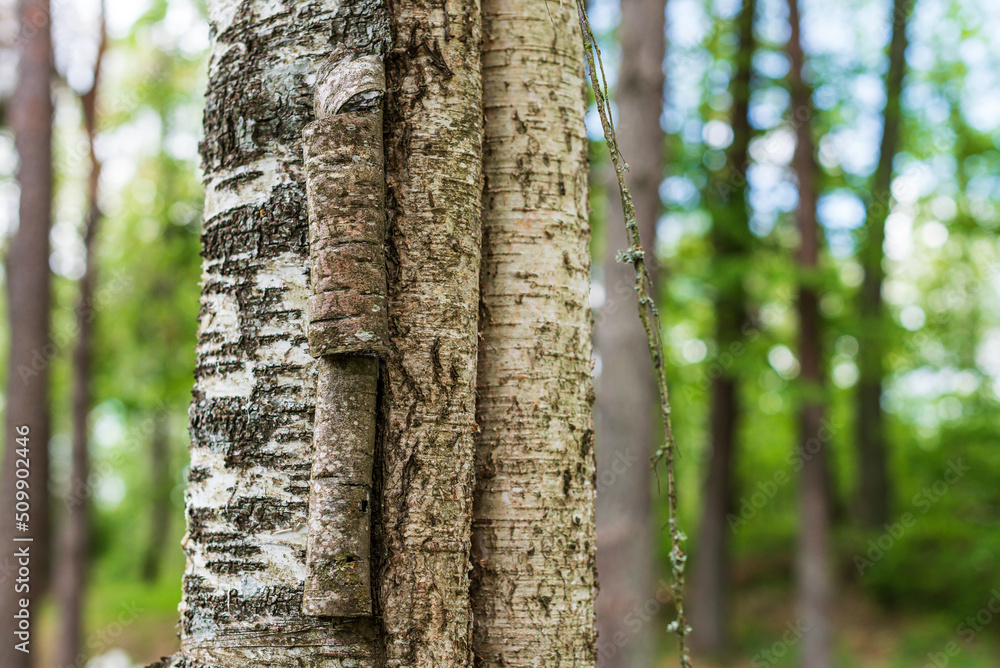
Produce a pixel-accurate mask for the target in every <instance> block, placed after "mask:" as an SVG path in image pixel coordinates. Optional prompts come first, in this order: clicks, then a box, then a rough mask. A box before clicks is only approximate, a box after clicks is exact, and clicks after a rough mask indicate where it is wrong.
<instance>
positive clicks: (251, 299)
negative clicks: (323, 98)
mask: <svg viewBox="0 0 1000 668" xmlns="http://www.w3.org/2000/svg"><path fill="white" fill-rule="evenodd" d="M209 14H210V20H211V30H212V38H213V39H212V52H211V60H210V66H209V84H208V94H207V99H206V107H205V121H204V127H205V139H204V142H203V144H202V156H203V167H204V171H205V186H206V202H205V224H204V230H203V233H202V245H203V250H202V255H203V258H204V264H203V267H204V271H203V288H202V305H201V314H200V318H199V320H200V327H199V340H198V360H197V366H196V370H195V388H194V400H193V403H192V406H191V411H190V421H191V469H190V482H189V488H188V492H187V523H188V530H187V534H186V536H185V539H184V547H185V551H186V553H187V557H188V564H187V569H186V572H185V576H184V592H183V600H182V603H181V654H180V655H179V656H178V657H176V658H175V659H174V662H175V664H176V665H184V666H227V667H242V666H261V665H268V666H281V667H284V666H289V667H290V666H303V665H308V666H311V667H320V668H346V667H347V666H351V667H355V666H373V665H374V664H375V655H376V649H375V645H376V643H375V638H376V632H375V626H374V623H373V622H372V621H371V618H365V617H363V618H359V619H357V620H347V619H344V620H331V619H329V618H317V617H310V616H306V615H304V614H303V613H302V604H303V584H304V581H305V576H306V549H307V524H308V522H307V507H308V495H309V481H310V472H311V468H312V435H313V413H314V403H315V394H316V393H315V389H316V383H317V373H316V372H317V362H316V360H315V359H314V358H313V357H312V356H310V354H309V343H308V340H307V336H306V326H307V317H306V312H307V303H308V299H309V295H310V284H309V245H308V212H307V206H306V186H305V175H304V171H303V142H302V132H303V129H304V128H305V126H306V124H307V123H309V122H311V121H312V120H313V116H314V114H313V92H314V84H315V82H316V79H317V71H318V70H319V69H320V67H321V65H322V64H323V63H324V61H325V60H326V59H327V58H328V56H329V55H330V53H331V52H332V51H333V49H334V47H335V46H336V45H341V44H342V45H346V46H348V47H352V48H354V49H357V50H360V51H362V52H366V53H380V52H381V51H382V49H383V48H384V44H385V43H386V40H387V37H388V32H387V26H388V22H387V17H386V15H385V10H384V7H383V6H382V5H381V4H380V3H379V2H377V1H357V0H355V1H346V2H341V3H329V2H314V1H309V0H306V1H301V0H295V1H294V2H293V1H292V0H245V1H242V2H235V1H231V0H212V2H210V3H209Z"/></svg>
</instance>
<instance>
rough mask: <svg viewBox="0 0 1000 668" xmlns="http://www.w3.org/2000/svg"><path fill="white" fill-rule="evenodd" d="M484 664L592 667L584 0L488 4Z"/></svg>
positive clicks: (480, 650)
mask: <svg viewBox="0 0 1000 668" xmlns="http://www.w3.org/2000/svg"><path fill="white" fill-rule="evenodd" d="M483 31H484V42H483V85H484V90H483V104H484V110H485V115H486V128H485V139H484V172H485V175H486V188H485V191H484V204H485V209H484V214H483V225H484V233H483V239H484V241H483V268H482V276H481V284H480V289H481V293H482V321H481V328H480V332H481V345H480V355H479V374H478V383H477V392H478V405H477V421H478V423H479V429H480V432H479V436H478V439H477V443H476V504H475V508H474V519H473V588H472V605H473V609H474V612H475V631H474V652H475V656H476V665H477V666H546V667H547V668H559V667H563V668H565V667H568V666H593V665H594V662H595V659H596V653H595V639H596V631H595V627H594V596H595V593H596V586H597V580H596V573H595V567H594V550H595V541H594V432H593V429H592V420H591V408H592V401H593V389H592V382H591V344H590V338H591V336H590V334H591V332H590V325H591V318H590V311H589V307H588V304H587V301H586V299H583V298H581V297H582V295H585V294H586V293H587V291H588V289H589V282H590V256H589V252H588V239H589V227H588V223H587V164H586V147H587V143H586V135H585V132H584V126H583V120H582V119H583V110H584V97H583V94H584V88H583V70H582V60H581V53H580V37H579V34H578V33H577V28H576V22H575V8H574V7H573V6H572V5H570V4H560V3H557V2H549V3H545V2H542V1H541V0H484V2H483Z"/></svg>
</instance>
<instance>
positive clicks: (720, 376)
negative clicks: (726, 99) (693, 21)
mask: <svg viewBox="0 0 1000 668" xmlns="http://www.w3.org/2000/svg"><path fill="white" fill-rule="evenodd" d="M755 6H756V2H755V1H754V0H744V2H743V7H742V9H741V10H740V13H739V16H738V17H737V18H736V31H737V35H738V38H739V51H737V54H736V59H735V61H736V62H735V72H734V73H733V78H732V80H731V82H730V86H729V88H730V92H731V94H732V98H733V106H732V111H731V114H730V124H731V126H732V129H733V143H732V144H731V145H730V147H729V151H728V155H727V159H726V166H725V168H724V169H722V170H721V171H720V172H718V173H717V174H715V175H714V178H713V179H712V180H711V181H710V183H709V186H708V187H709V192H708V193H707V198H708V201H709V206H710V209H711V210H712V211H713V222H712V244H713V248H714V252H715V256H714V258H713V270H712V273H713V280H714V281H715V283H716V294H717V299H716V305H715V332H716V335H715V336H716V343H717V345H718V348H719V352H718V356H717V357H716V359H715V361H714V362H713V363H712V365H711V366H710V367H709V369H710V373H711V376H712V378H713V380H712V390H711V392H712V394H711V402H712V408H711V413H710V420H711V444H712V451H711V460H710V461H709V465H708V476H707V478H706V481H705V492H704V499H705V501H704V509H703V511H702V519H701V527H700V531H699V534H698V558H697V560H695V562H694V577H693V591H694V595H693V596H692V597H691V628H692V631H691V645H692V647H693V648H694V649H695V650H696V651H699V652H702V653H718V652H721V651H723V650H724V649H725V648H726V646H727V645H728V643H729V633H728V621H729V603H728V598H729V542H730V541H729V538H730V535H731V533H732V531H731V529H730V527H729V526H728V522H727V520H726V516H727V514H728V513H729V512H731V511H732V509H733V506H734V502H733V495H734V482H733V471H734V468H735V462H734V458H735V454H736V435H737V429H738V426H739V419H740V403H739V383H738V379H739V373H738V371H737V368H736V367H737V365H738V358H739V356H740V354H741V352H742V350H743V348H742V346H743V345H744V344H743V343H741V338H742V336H743V326H744V324H745V323H746V303H745V300H746V295H745V292H744V289H743V276H744V272H745V269H746V265H747V262H748V261H749V256H750V240H751V238H750V226H749V220H748V216H747V202H746V172H747V166H748V159H747V150H748V148H749V145H750V138H751V134H752V132H751V128H750V122H749V120H748V116H747V112H748V110H749V106H750V79H751V76H752V61H753V53H754V47H755V43H754V33H753V30H754V12H755Z"/></svg>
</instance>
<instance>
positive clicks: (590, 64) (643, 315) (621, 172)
mask: <svg viewBox="0 0 1000 668" xmlns="http://www.w3.org/2000/svg"><path fill="white" fill-rule="evenodd" d="M576 8H577V13H578V14H579V15H580V29H581V31H582V33H583V50H584V54H585V55H586V58H587V69H588V72H589V74H590V83H591V85H592V86H593V89H594V97H595V99H596V100H597V113H598V114H599V115H600V117H601V126H602V127H603V129H604V138H605V140H606V141H607V144H608V151H609V153H610V154H611V162H612V164H613V165H614V168H615V175H616V176H617V178H618V190H619V192H620V193H621V200H622V210H623V212H624V215H625V229H626V231H627V233H628V240H629V247H628V249H627V250H625V251H621V252H620V253H619V254H618V261H619V262H628V263H630V264H631V265H632V267H633V268H634V269H635V292H636V296H637V297H638V300H639V320H640V321H642V327H643V329H644V330H645V332H646V340H647V342H648V344H649V356H650V358H651V359H652V362H653V370H654V372H655V374H656V384H657V389H658V390H659V394H660V413H661V417H662V420H663V434H664V440H663V445H661V446H660V447H659V448H657V450H656V453H655V454H654V455H653V458H652V462H651V465H652V467H653V470H654V471H655V470H656V466H657V465H658V464H659V463H660V461H661V460H662V461H663V463H664V465H665V468H666V471H667V510H668V515H669V518H668V522H667V526H668V531H669V534H670V540H671V543H672V544H673V548H672V549H671V551H670V562H671V571H672V575H673V579H672V582H671V585H670V589H671V591H672V593H673V596H674V607H675V608H676V610H677V619H676V620H675V621H673V622H671V623H670V626H669V627H668V629H669V630H670V631H671V632H672V633H675V634H677V644H678V650H679V652H680V664H681V668H690V667H691V659H690V657H689V656H688V651H687V643H686V640H687V635H688V633H690V631H691V628H690V627H689V626H688V625H687V620H686V619H685V616H684V563H685V562H686V561H687V554H686V553H685V552H684V548H683V543H684V541H685V540H687V536H685V535H684V533H683V532H682V531H681V530H680V524H679V520H678V517H677V481H676V476H675V473H674V455H675V453H677V445H676V443H675V442H674V433H673V428H672V426H671V424H670V395H669V392H668V388H667V371H666V362H665V360H664V355H663V341H662V338H661V331H662V330H661V326H660V313H659V311H658V310H657V308H656V302H655V301H654V300H653V297H652V293H653V283H652V280H651V278H650V275H649V269H648V268H647V267H646V261H645V252H644V251H643V248H642V241H641V239H640V238H639V226H638V224H637V223H636V219H635V207H634V206H633V204H632V196H631V194H630V193H629V190H628V185H626V183H625V172H626V171H627V170H628V165H627V164H626V163H625V161H624V160H623V158H622V155H621V152H620V151H619V150H618V139H617V137H616V136H615V127H614V123H613V122H612V120H611V101H610V99H609V98H608V94H607V91H608V82H607V79H606V78H605V76H604V63H603V62H602V61H601V49H600V47H598V45H597V40H596V39H594V33H593V31H592V30H591V28H590V21H588V20H587V10H586V8H585V6H584V0H576ZM598 71H600V81H598Z"/></svg>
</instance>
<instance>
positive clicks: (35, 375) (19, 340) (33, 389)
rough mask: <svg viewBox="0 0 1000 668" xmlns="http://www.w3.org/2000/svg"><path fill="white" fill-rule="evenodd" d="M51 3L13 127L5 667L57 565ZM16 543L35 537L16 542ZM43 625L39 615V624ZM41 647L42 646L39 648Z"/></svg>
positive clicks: (2, 523)
mask: <svg viewBox="0 0 1000 668" xmlns="http://www.w3.org/2000/svg"><path fill="white" fill-rule="evenodd" d="M49 17H50V14H49V3H48V0H22V1H21V3H20V26H21V28H20V32H19V33H18V40H19V47H20V62H19V64H18V83H17V88H16V90H15V91H14V99H13V100H12V103H11V115H10V125H11V129H13V131H14V135H15V141H16V146H17V153H18V157H19V160H20V168H19V170H18V175H17V180H18V186H19V187H20V191H21V199H20V204H19V207H20V208H19V213H18V220H19V226H18V229H17V233H16V234H15V235H14V237H13V238H12V239H11V241H10V247H9V249H8V251H7V267H6V284H7V305H8V318H9V322H10V328H9V330H8V331H9V332H10V354H9V357H8V369H7V394H6V397H7V403H6V428H5V440H4V442H5V446H6V449H5V450H4V455H3V467H2V470H3V473H2V478H0V481H2V484H3V486H2V489H0V508H2V509H3V512H0V573H2V575H3V577H2V578H0V638H2V639H3V642H0V665H2V666H4V667H5V668H20V667H21V666H29V665H30V663H31V661H30V659H31V655H30V654H26V653H24V652H20V651H18V650H16V649H15V647H14V639H15V636H14V632H15V630H17V628H18V625H17V620H16V619H15V618H14V615H15V613H16V612H18V611H19V610H20V609H21V606H20V605H19V599H22V598H28V599H30V601H31V604H30V605H29V607H28V610H29V612H30V613H32V614H33V613H34V611H35V610H36V608H35V606H34V602H35V601H37V600H38V596H39V595H40V594H41V593H42V592H44V591H45V587H46V581H47V568H48V559H47V555H48V535H49V534H48V527H49V523H48V517H49V512H48V505H49V504H48V478H49V467H48V445H49V411H48V400H49V397H48V387H49V383H48V378H49V372H48V367H49V363H50V361H51V359H52V357H53V356H54V355H55V354H56V352H57V351H56V348H55V345H53V344H52V343H50V341H49V305H50V299H51V298H50V283H51V278H50V277H51V275H50V272H49V227H50V224H51V218H52V95H51V88H50V83H51V77H52V38H51V33H50V22H49ZM19 427H27V429H28V430H29V433H28V436H27V439H28V441H27V442H28V450H29V451H30V466H29V467H28V471H29V475H28V477H27V478H26V480H27V481H28V485H29V490H28V491H29V493H30V497H31V498H30V503H31V511H30V512H31V515H30V528H29V530H28V531H21V530H19V529H17V528H16V526H15V515H14V511H15V504H16V503H17V501H18V500H19V499H17V498H16V494H17V491H18V490H17V489H16V488H15V484H16V481H17V480H18V478H17V477H16V472H17V469H18V467H17V466H16V465H15V461H16V460H18V459H20V457H19V456H18V454H17V452H16V451H17V450H18V449H20V448H22V445H19V444H18V442H17V439H18V438H19V437H21V438H22V439H23V437H24V434H23V433H19V432H18V428H19ZM13 538H31V539H32V542H30V543H15V542H14V541H13ZM25 546H29V549H30V555H31V558H30V566H28V565H27V564H19V563H18V558H17V557H15V552H16V550H18V549H19V548H22V547H25ZM20 566H27V567H28V568H30V582H28V583H27V584H28V585H29V587H30V591H22V592H16V591H15V584H25V583H16V582H15V581H16V580H17V579H18V578H19V577H21V576H20V575H19V573H18V569H19V567H20ZM33 623H37V619H34V620H33ZM33 647H34V646H33Z"/></svg>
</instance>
